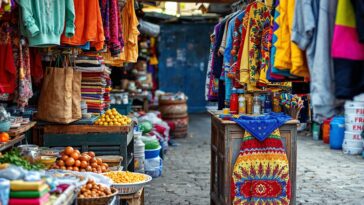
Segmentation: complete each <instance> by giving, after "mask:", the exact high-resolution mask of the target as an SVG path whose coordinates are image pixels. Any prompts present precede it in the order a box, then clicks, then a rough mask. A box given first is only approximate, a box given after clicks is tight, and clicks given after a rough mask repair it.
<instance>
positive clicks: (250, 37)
mask: <svg viewBox="0 0 364 205" xmlns="http://www.w3.org/2000/svg"><path fill="white" fill-rule="evenodd" d="M250 6H251V7H250V9H249V11H247V12H246V15H245V17H244V20H243V26H244V27H245V28H246V35H245V38H244V42H242V43H241V45H243V43H244V47H243V48H242V51H243V52H242V56H241V62H240V67H239V68H240V83H241V84H247V85H248V89H249V90H252V88H253V87H256V83H257V82H258V80H259V77H260V75H259V72H260V71H261V70H263V71H266V70H267V69H268V66H269V60H270V58H269V57H270V47H271V36H272V34H271V23H272V15H271V13H270V12H271V8H270V7H268V6H267V5H265V4H264V3H262V2H256V3H253V4H251V5H250ZM247 10H248V9H247ZM245 25H246V26H245ZM243 34H244V33H243ZM242 36H244V35H242ZM261 80H262V81H264V83H265V82H266V79H261Z"/></svg>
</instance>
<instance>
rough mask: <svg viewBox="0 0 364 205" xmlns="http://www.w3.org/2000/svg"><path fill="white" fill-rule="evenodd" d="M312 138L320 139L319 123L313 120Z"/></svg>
mask: <svg viewBox="0 0 364 205" xmlns="http://www.w3.org/2000/svg"><path fill="white" fill-rule="evenodd" d="M312 138H313V140H319V139H320V124H318V123H317V122H314V123H313V124H312Z"/></svg>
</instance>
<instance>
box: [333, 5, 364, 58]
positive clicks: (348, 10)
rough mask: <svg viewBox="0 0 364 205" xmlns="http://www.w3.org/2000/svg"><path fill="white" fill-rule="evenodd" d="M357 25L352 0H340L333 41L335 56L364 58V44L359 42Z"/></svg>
mask: <svg viewBox="0 0 364 205" xmlns="http://www.w3.org/2000/svg"><path fill="white" fill-rule="evenodd" d="M356 27H357V25H356V20H355V13H354V8H353V5H352V3H351V1H343V0H339V2H338V5H337V13H336V21H335V31H334V40H333V42H332V56H333V57H334V58H343V59H350V60H364V44H361V43H360V42H359V36H358V33H357V30H356ZM342 39H345V41H343V40H342Z"/></svg>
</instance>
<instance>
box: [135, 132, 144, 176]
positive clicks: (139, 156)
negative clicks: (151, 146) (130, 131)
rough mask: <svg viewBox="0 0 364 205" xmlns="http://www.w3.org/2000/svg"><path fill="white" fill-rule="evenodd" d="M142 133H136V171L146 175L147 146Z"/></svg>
mask: <svg viewBox="0 0 364 205" xmlns="http://www.w3.org/2000/svg"><path fill="white" fill-rule="evenodd" d="M141 136H142V133H141V132H134V171H135V172H138V173H144V162H145V144H144V143H143V141H142V139H141Z"/></svg>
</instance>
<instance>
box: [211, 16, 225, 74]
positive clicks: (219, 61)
mask: <svg viewBox="0 0 364 205" xmlns="http://www.w3.org/2000/svg"><path fill="white" fill-rule="evenodd" d="M225 24H226V19H224V20H222V21H221V22H220V23H219V24H217V25H216V26H215V33H216V38H215V44H214V49H213V54H214V61H213V65H212V73H213V75H214V76H215V78H217V79H219V78H220V76H221V72H222V65H223V56H222V55H221V54H220V52H219V48H220V45H221V42H222V37H223V34H224V28H225Z"/></svg>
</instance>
